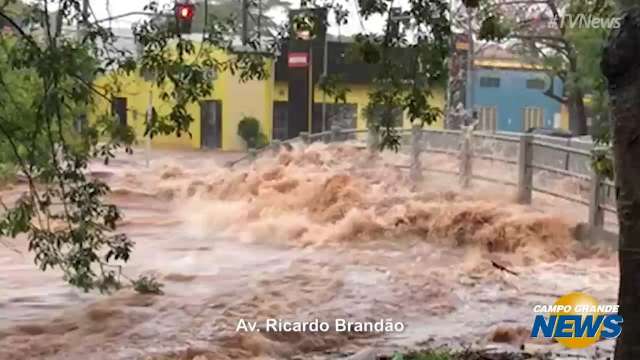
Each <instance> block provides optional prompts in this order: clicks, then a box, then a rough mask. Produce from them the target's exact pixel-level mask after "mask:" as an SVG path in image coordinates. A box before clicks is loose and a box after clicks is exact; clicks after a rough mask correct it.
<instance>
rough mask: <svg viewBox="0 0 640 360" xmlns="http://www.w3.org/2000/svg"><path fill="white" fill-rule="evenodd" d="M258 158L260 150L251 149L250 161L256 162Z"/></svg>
mask: <svg viewBox="0 0 640 360" xmlns="http://www.w3.org/2000/svg"><path fill="white" fill-rule="evenodd" d="M257 157H258V150H256V149H254V148H250V149H249V159H250V160H251V161H253V160H255V159H256V158H257Z"/></svg>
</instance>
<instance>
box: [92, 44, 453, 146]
mask: <svg viewBox="0 0 640 360" xmlns="http://www.w3.org/2000/svg"><path fill="white" fill-rule="evenodd" d="M213 54H214V56H215V57H216V59H217V60H219V61H225V60H226V59H228V58H229V57H230V56H234V55H233V54H229V53H224V52H222V51H215V52H214V53H213ZM278 62H282V56H281V57H279V58H277V59H276V58H273V59H268V61H267V65H266V66H267V67H268V69H267V70H268V73H269V76H268V77H267V79H266V80H250V81H247V82H241V81H240V79H239V77H238V75H237V74H236V75H232V74H231V73H230V72H228V71H226V72H223V73H220V74H215V75H214V79H215V80H214V91H213V94H212V95H211V96H210V97H208V98H206V99H201V100H200V102H199V103H194V104H191V105H190V106H189V107H188V111H189V113H190V114H191V116H192V117H193V118H194V122H193V123H192V124H191V125H190V132H191V135H192V136H191V137H190V136H188V135H187V134H183V135H182V136H181V137H177V136H176V135H175V134H172V135H168V136H157V137H154V138H153V140H152V146H153V147H154V148H161V147H168V148H190V149H200V148H214V149H221V150H224V151H239V150H245V149H246V145H245V143H244V141H243V140H242V139H241V138H240V136H238V134H237V129H238V123H239V122H240V120H241V119H242V118H244V117H247V116H250V117H254V118H256V119H258V120H259V121H260V123H261V130H262V132H263V133H264V134H265V135H266V136H267V138H268V139H282V138H287V135H286V134H285V135H283V134H280V133H278V129H275V131H274V126H276V127H277V125H278V124H279V123H281V122H279V119H280V117H279V116H280V115H282V114H283V111H286V110H283V105H284V106H285V107H286V104H287V101H288V83H287V82H286V81H282V80H278V76H277V73H278V69H277V68H278V66H277V65H279V69H280V71H282V69H283V66H282V64H277V63H278ZM284 68H286V64H285V65H284ZM369 76H371V74H369ZM96 84H97V86H103V87H104V86H108V87H111V88H112V89H114V90H113V93H114V94H115V95H114V98H113V99H112V101H111V102H109V101H106V100H104V99H99V100H98V101H97V108H96V109H95V112H94V114H97V113H104V111H109V107H111V111H112V113H114V114H118V116H119V117H120V118H121V121H124V122H125V123H126V124H128V125H129V126H131V127H132V128H133V129H134V131H135V133H136V138H137V140H138V141H141V140H142V138H143V136H144V128H145V121H146V119H145V114H146V111H147V108H148V104H149V98H150V97H151V99H152V103H153V106H154V107H155V109H156V111H157V112H158V113H159V114H165V113H168V112H169V111H170V110H171V104H170V103H167V102H164V101H162V100H161V99H160V97H159V90H158V89H157V88H156V87H154V86H151V84H150V83H149V82H147V81H145V80H144V78H143V77H141V76H139V75H131V76H127V77H123V76H116V75H110V76H106V77H104V78H101V79H98V80H97V82H96ZM345 86H346V87H347V88H348V89H349V92H348V94H347V99H346V100H347V101H346V103H347V104H346V105H344V106H347V107H350V109H351V110H352V111H351V112H350V113H349V115H347V116H352V117H353V121H351V122H350V127H357V128H358V129H366V126H367V121H366V119H365V117H364V114H363V111H362V109H364V108H365V107H366V106H367V104H368V102H369V96H368V93H369V91H370V86H369V84H367V83H362V82H360V83H348V82H347V83H346V84H345ZM434 94H435V95H434V97H433V99H432V101H433V102H434V104H435V105H436V106H437V107H439V108H441V109H442V108H444V89H437V90H436V91H435V92H434ZM314 99H315V102H316V104H314V107H315V108H317V107H319V106H320V105H319V104H321V102H322V101H323V93H322V91H321V90H320V89H319V88H318V87H316V88H315V91H314ZM324 100H326V103H327V107H328V108H330V110H331V109H333V107H334V106H338V107H339V106H340V105H336V104H332V101H333V100H332V99H330V98H329V97H326V99H324ZM354 110H355V111H354ZM123 118H124V119H123ZM402 125H403V127H405V128H409V127H410V126H411V125H410V123H409V120H408V117H407V116H406V114H404V115H403V116H402ZM432 126H434V127H440V128H442V127H443V119H439V120H438V122H437V123H436V124H432ZM314 127H315V125H314ZM317 131H319V129H312V132H317ZM289 137H290V136H289Z"/></svg>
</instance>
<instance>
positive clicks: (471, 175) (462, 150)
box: [249, 127, 617, 242]
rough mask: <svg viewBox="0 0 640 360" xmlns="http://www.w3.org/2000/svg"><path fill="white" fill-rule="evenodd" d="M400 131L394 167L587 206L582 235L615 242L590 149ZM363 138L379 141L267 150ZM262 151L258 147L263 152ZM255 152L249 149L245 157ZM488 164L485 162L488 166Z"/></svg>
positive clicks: (352, 135) (521, 196)
mask: <svg viewBox="0 0 640 360" xmlns="http://www.w3.org/2000/svg"><path fill="white" fill-rule="evenodd" d="M396 130H397V131H398V133H399V134H400V135H401V138H402V141H401V144H402V148H401V151H403V152H408V153H409V157H410V159H411V160H410V163H409V164H406V165H400V166H399V167H401V168H405V169H408V170H409V173H410V177H411V178H412V179H414V180H416V181H419V180H420V179H422V178H423V175H424V172H439V173H446V174H450V175H457V176H458V177H459V179H460V184H461V185H462V187H463V188H467V187H470V186H471V185H472V183H473V181H474V180H480V181H488V182H493V183H498V184H504V185H508V186H514V187H516V190H517V198H518V202H520V203H522V204H530V203H531V202H532V198H533V195H534V193H540V194H545V195H548V196H552V197H556V198H559V199H563V200H566V201H570V202H572V203H577V204H582V205H585V206H586V207H588V221H587V222H586V223H585V224H583V226H582V227H581V229H582V232H583V234H582V235H581V236H582V237H590V238H599V239H603V240H606V241H608V242H615V240H616V238H617V235H616V234H615V233H614V232H612V231H607V230H605V213H611V214H614V215H617V214H616V209H615V195H614V194H615V186H614V184H613V183H612V182H611V181H608V180H605V179H603V178H602V177H601V176H600V175H599V174H597V173H595V172H594V171H592V169H591V165H590V164H591V152H590V151H589V150H588V147H587V146H584V144H581V145H580V147H574V146H570V145H569V143H568V140H567V139H557V138H552V137H548V136H539V135H532V134H523V133H507V134H500V133H483V132H477V131H473V129H472V128H466V129H463V130H449V129H432V128H421V127H414V128H412V129H400V128H398V129H396ZM364 138H366V140H367V144H368V147H370V148H371V149H374V148H375V147H376V146H378V144H379V137H378V135H377V134H376V133H375V131H371V130H366V129H365V130H361V129H340V128H338V127H332V128H331V130H328V131H324V132H320V133H314V134H308V133H301V134H300V136H299V137H297V138H293V139H289V140H286V141H282V142H281V141H274V142H273V143H272V144H271V146H269V147H267V148H264V149H262V150H267V149H269V148H279V147H280V146H282V145H283V144H286V143H293V142H299V141H301V142H302V143H305V144H310V143H313V142H316V141H322V142H327V143H328V142H341V141H345V140H352V139H359V140H362V139H364ZM262 150H261V151H262ZM257 153H258V151H255V150H250V156H249V157H250V158H251V157H255V156H256V155H257ZM423 153H436V154H445V155H449V156H455V157H457V158H458V161H459V166H458V169H457V170H452V169H442V168H438V167H426V166H424V164H423V161H422V160H423V159H422V154H423ZM478 160H481V161H488V162H490V163H501V164H504V165H505V166H508V167H510V169H511V170H512V171H511V173H512V174H511V176H505V175H504V174H503V173H501V174H500V176H497V175H495V174H491V172H490V171H489V172H488V171H479V169H476V168H474V163H476V162H477V161H478ZM489 166H490V165H489ZM555 179H570V181H572V183H571V184H572V185H576V187H577V188H578V191H573V193H572V192H571V191H567V190H566V189H558V188H557V187H553V186H546V184H552V183H554V182H553V181H549V180H555Z"/></svg>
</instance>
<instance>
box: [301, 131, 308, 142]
mask: <svg viewBox="0 0 640 360" xmlns="http://www.w3.org/2000/svg"><path fill="white" fill-rule="evenodd" d="M300 139H302V142H303V143H304V144H305V145H308V144H309V133H308V132H306V131H301V132H300Z"/></svg>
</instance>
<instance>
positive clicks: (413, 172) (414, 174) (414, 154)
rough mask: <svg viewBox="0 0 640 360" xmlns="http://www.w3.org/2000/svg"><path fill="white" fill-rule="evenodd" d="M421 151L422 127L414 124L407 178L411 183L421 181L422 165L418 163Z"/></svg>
mask: <svg viewBox="0 0 640 360" xmlns="http://www.w3.org/2000/svg"><path fill="white" fill-rule="evenodd" d="M421 151H422V126H421V124H414V125H413V128H411V166H410V170H409V177H410V178H411V180H413V181H416V182H417V181H421V180H422V178H423V177H422V163H421V162H420V152H421Z"/></svg>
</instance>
